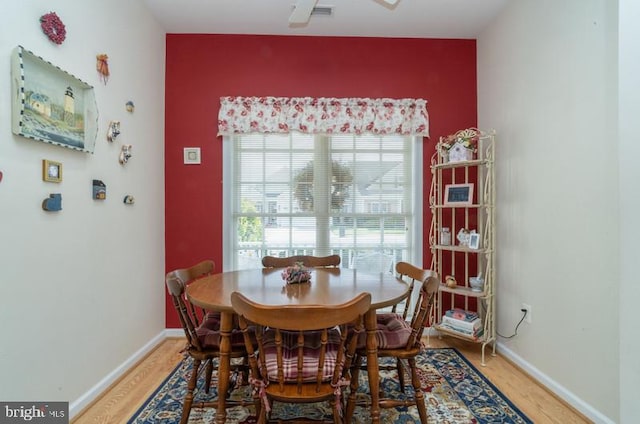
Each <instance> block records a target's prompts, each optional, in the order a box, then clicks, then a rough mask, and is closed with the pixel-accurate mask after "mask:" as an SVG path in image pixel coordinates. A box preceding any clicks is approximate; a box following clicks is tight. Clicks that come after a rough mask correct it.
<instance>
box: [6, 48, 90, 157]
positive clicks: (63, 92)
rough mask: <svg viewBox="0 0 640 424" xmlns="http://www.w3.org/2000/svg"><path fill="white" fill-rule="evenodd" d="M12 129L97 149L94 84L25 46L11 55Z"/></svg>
mask: <svg viewBox="0 0 640 424" xmlns="http://www.w3.org/2000/svg"><path fill="white" fill-rule="evenodd" d="M11 84H12V91H11V92H12V99H11V100H12V131H13V133H14V134H16V135H20V136H23V137H26V138H30V139H33V140H39V141H44V142H45V143H50V144H55V145H57V146H62V147H66V148H69V149H74V150H80V151H83V152H87V153H93V150H94V147H95V141H96V135H97V134H98V107H97V103H96V99H95V94H94V91H93V87H92V86H90V85H89V84H87V83H85V82H83V81H81V80H79V79H78V78H76V77H74V76H73V75H71V74H69V73H68V72H65V71H63V70H62V69H60V68H59V67H57V66H55V65H53V64H52V63H50V62H47V61H46V60H44V59H43V58H41V57H40V56H36V55H35V54H34V53H33V52H30V51H29V50H26V49H25V48H23V47H22V46H18V47H16V48H15V49H14V51H13V54H12V56H11Z"/></svg>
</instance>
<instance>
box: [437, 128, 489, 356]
mask: <svg viewBox="0 0 640 424" xmlns="http://www.w3.org/2000/svg"><path fill="white" fill-rule="evenodd" d="M458 134H461V135H462V136H470V135H471V136H474V139H475V144H476V152H475V153H474V154H473V156H471V157H470V158H469V159H468V160H462V161H456V162H452V161H449V160H448V157H447V155H446V154H445V155H443V154H441V153H440V152H441V151H443V144H444V143H445V142H446V140H444V138H441V139H440V141H439V142H438V145H437V146H436V153H435V154H434V155H433V157H432V159H431V173H432V180H431V190H430V194H429V208H430V209H431V215H432V219H431V228H430V231H429V245H430V249H431V255H432V259H431V269H433V270H435V271H436V272H438V275H440V277H441V284H440V289H439V293H438V301H437V306H436V308H435V312H434V317H433V322H434V325H433V327H434V328H435V329H436V330H437V331H438V332H439V334H440V335H450V336H454V337H458V338H461V339H464V340H468V341H470V342H474V343H480V344H482V365H485V348H486V346H487V345H492V347H493V351H492V355H495V350H496V322H495V311H496V308H495V302H496V299H495V169H494V161H495V152H494V148H495V131H490V132H484V131H480V130H477V129H475V128H470V129H467V130H462V131H459V132H458V133H456V135H458ZM449 140H451V138H449ZM458 184H472V185H473V186H472V188H473V192H474V193H473V195H472V198H471V199H469V201H468V202H461V203H460V204H455V203H454V204H450V203H449V202H447V201H446V199H445V193H446V191H447V186H448V185H458ZM449 200H451V199H449ZM443 227H448V228H450V233H451V234H450V244H442V240H441V232H442V229H443ZM461 228H464V229H467V230H476V232H477V234H479V235H480V237H479V239H480V242H479V245H478V247H477V248H471V247H469V246H467V245H464V244H461V243H460V242H459V240H458V239H457V237H456V236H457V234H458V232H459V231H460V229H461ZM445 241H446V240H445ZM480 273H481V275H482V278H484V285H483V288H482V289H481V291H473V290H472V289H471V287H470V283H469V279H470V278H471V277H475V276H477V275H478V274H480ZM446 276H453V277H454V278H455V281H456V283H457V285H456V286H455V287H448V286H447V285H445V279H446ZM454 308H461V309H465V310H467V311H472V312H477V313H478V315H479V317H480V319H481V321H482V330H483V331H482V334H480V335H476V336H473V335H468V334H465V333H462V332H458V331H455V330H453V329H451V328H445V327H444V326H443V325H442V320H443V318H442V317H443V315H444V314H445V312H446V311H447V310H450V309H454Z"/></svg>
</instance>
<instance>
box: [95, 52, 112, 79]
mask: <svg viewBox="0 0 640 424" xmlns="http://www.w3.org/2000/svg"><path fill="white" fill-rule="evenodd" d="M108 60H109V56H107V55H106V54H104V53H103V54H99V55H96V70H97V71H98V76H99V77H100V80H101V81H102V82H103V83H104V85H107V81H109V62H108Z"/></svg>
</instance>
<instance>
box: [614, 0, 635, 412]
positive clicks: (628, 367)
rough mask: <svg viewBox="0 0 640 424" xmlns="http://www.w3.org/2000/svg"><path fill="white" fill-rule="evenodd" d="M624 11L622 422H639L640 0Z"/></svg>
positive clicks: (626, 2) (624, 0) (625, 3)
mask: <svg viewBox="0 0 640 424" xmlns="http://www.w3.org/2000/svg"><path fill="white" fill-rule="evenodd" d="M619 4H620V6H619V7H620V11H619V28H620V29H619V35H618V43H619V53H618V54H619V62H618V63H619V65H618V66H619V80H618V87H619V88H618V90H619V97H620V98H619V120H620V134H619V146H620V150H619V153H618V157H619V170H620V171H619V172H620V177H619V178H620V186H619V187H620V190H619V191H620V193H624V196H620V423H622V424H633V423H637V422H640V402H638V382H639V381H640V361H638V358H639V357H640V338H638V335H639V334H640V319H639V318H638V312H637V310H638V306H637V305H638V299H640V284H638V280H639V279H638V257H639V256H640V255H638V251H640V249H638V240H640V226H638V223H637V219H636V218H635V217H636V216H637V215H638V210H640V190H638V187H637V183H638V181H640V167H638V163H637V162H638V158H639V157H640V136H638V129H637V128H636V126H637V125H638V116H640V83H639V82H638V75H640V28H639V27H638V21H639V20H640V3H639V2H638V1H637V0H620V1H619Z"/></svg>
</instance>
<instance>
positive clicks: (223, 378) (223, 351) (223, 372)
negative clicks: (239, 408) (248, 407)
mask: <svg viewBox="0 0 640 424" xmlns="http://www.w3.org/2000/svg"><path fill="white" fill-rule="evenodd" d="M232 330H233V313H232V312H221V313H220V358H219V362H218V409H217V411H216V423H217V424H224V423H225V421H226V419H227V410H226V406H227V405H226V395H227V388H228V387H229V372H230V370H231V331H232Z"/></svg>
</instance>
